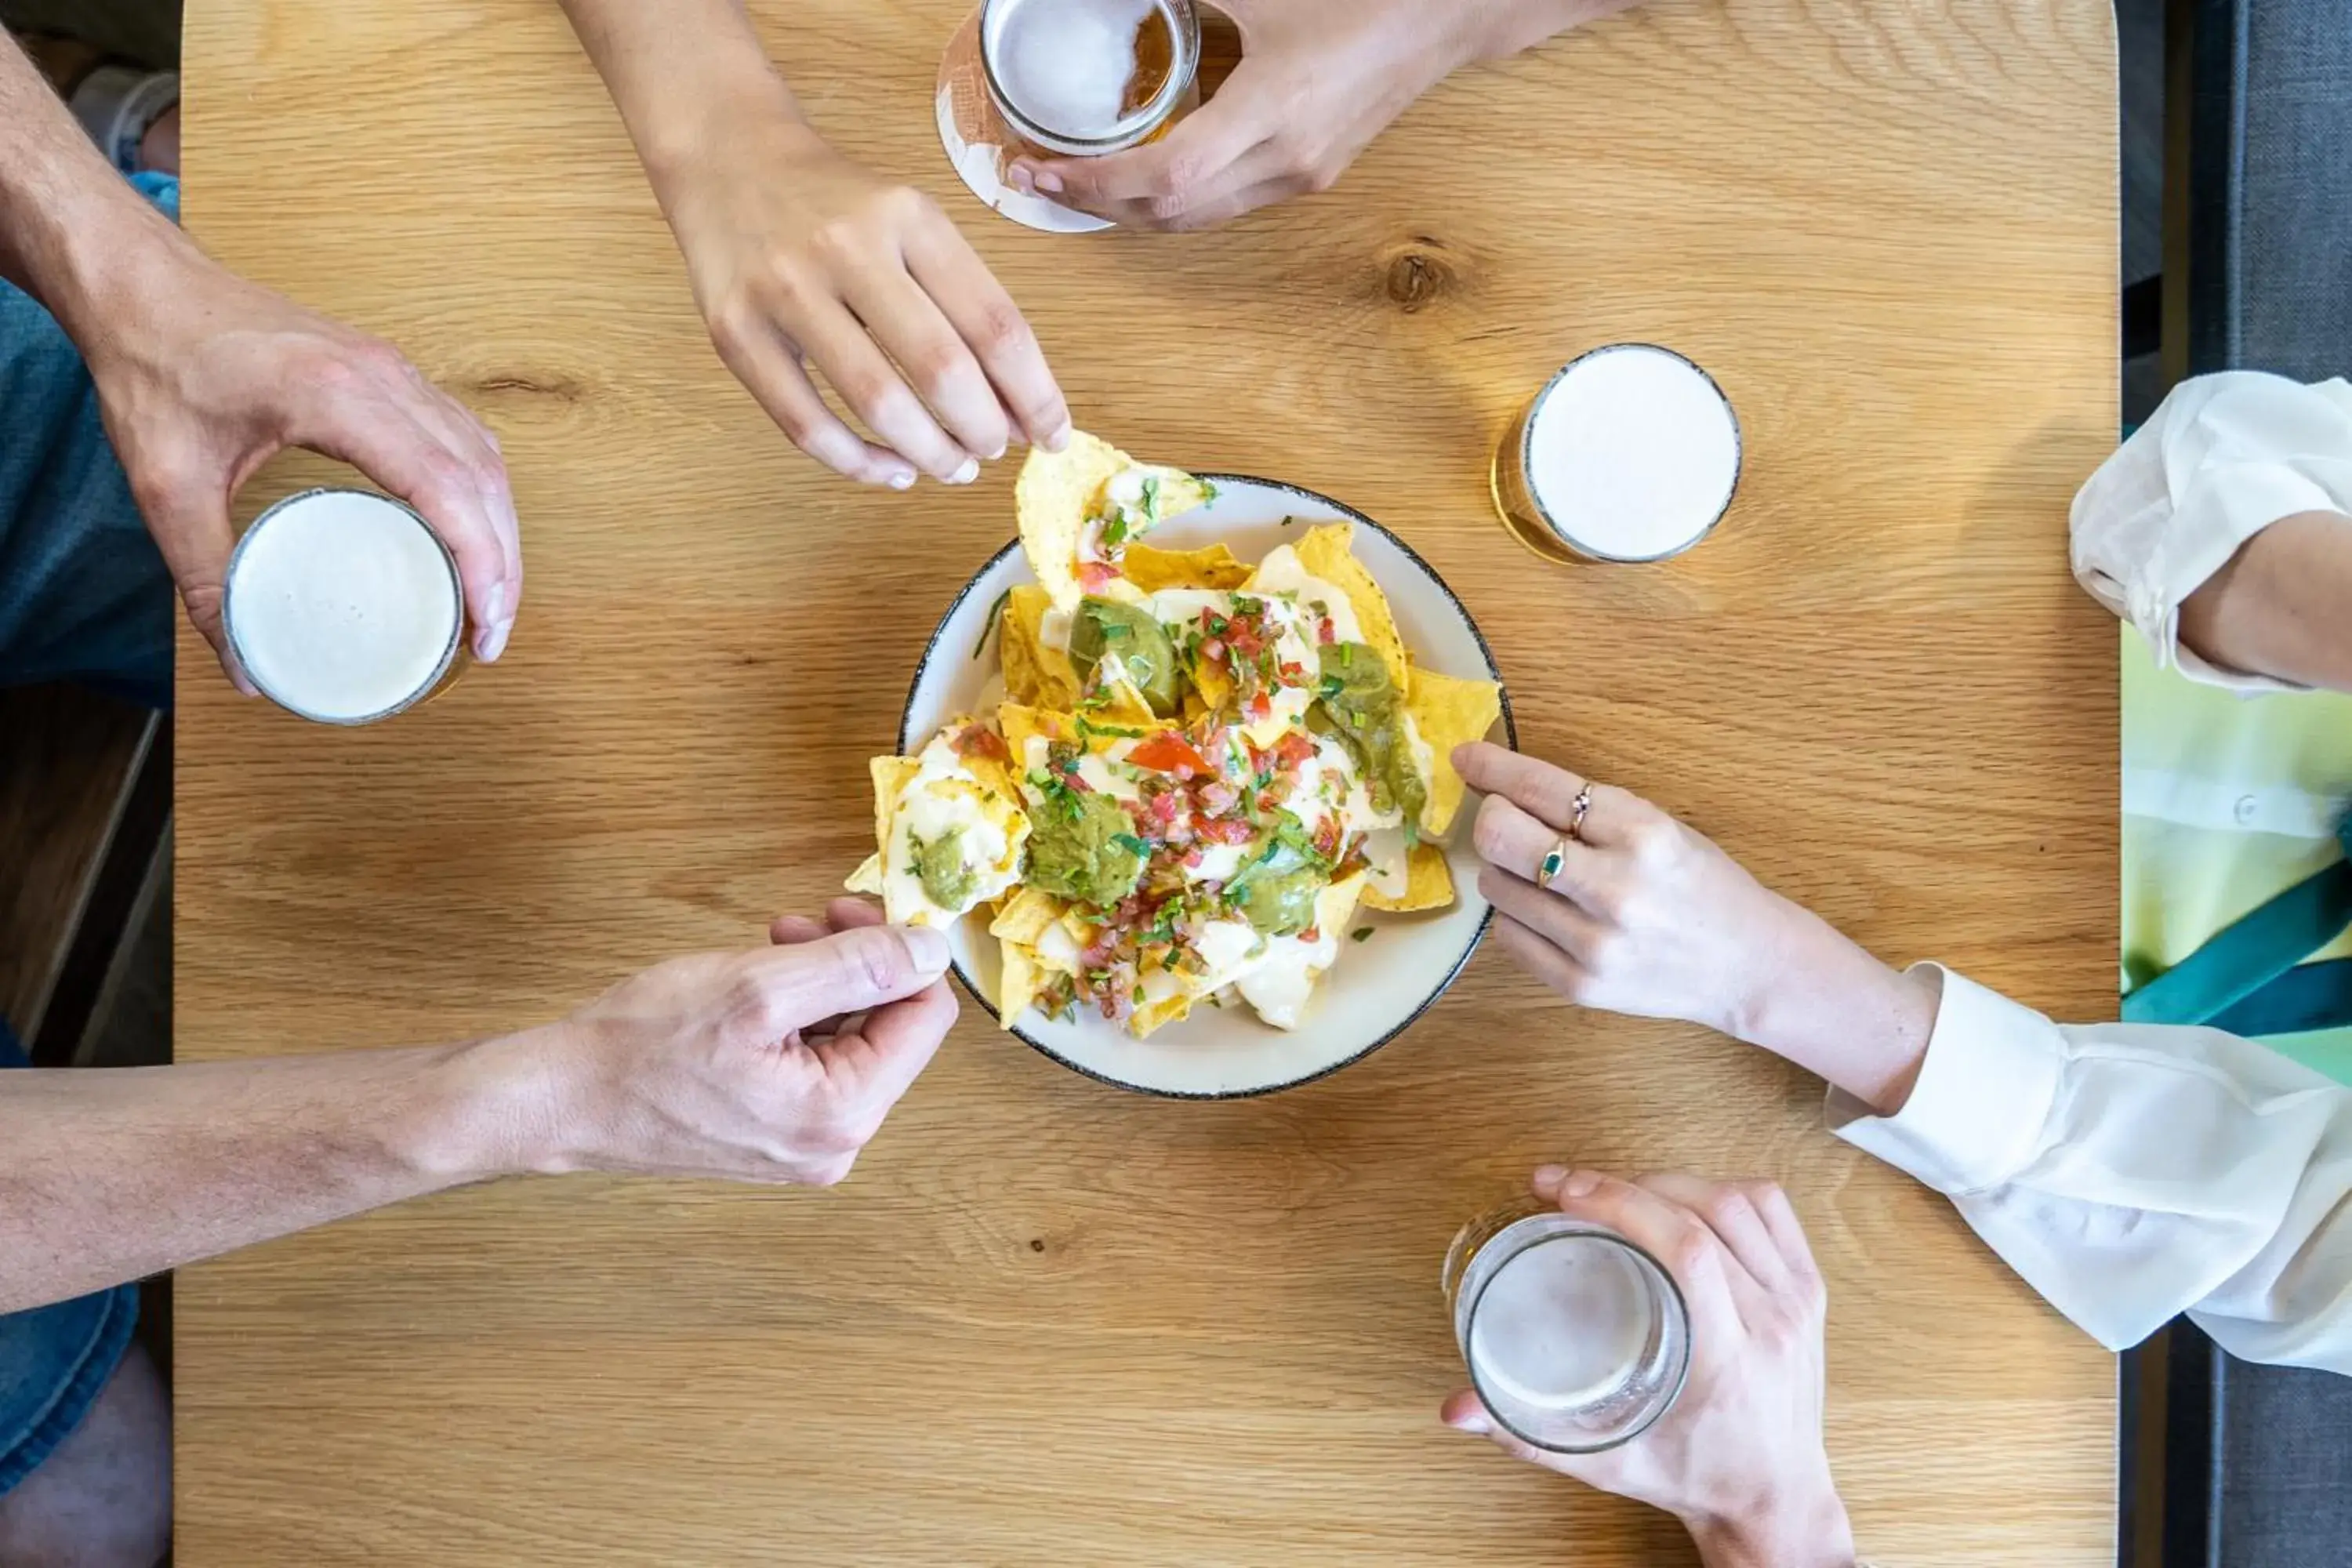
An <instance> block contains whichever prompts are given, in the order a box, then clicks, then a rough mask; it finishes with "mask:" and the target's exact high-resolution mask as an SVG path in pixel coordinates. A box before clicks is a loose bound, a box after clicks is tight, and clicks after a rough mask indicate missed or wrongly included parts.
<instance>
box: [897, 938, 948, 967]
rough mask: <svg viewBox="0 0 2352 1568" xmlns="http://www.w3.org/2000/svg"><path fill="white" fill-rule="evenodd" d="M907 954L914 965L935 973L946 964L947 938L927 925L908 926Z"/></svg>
mask: <svg viewBox="0 0 2352 1568" xmlns="http://www.w3.org/2000/svg"><path fill="white" fill-rule="evenodd" d="M906 929H907V955H908V957H909V958H912V959H913V960H914V961H915V967H916V968H917V969H919V970H921V971H922V972H923V973H926V974H937V973H940V971H942V970H944V969H946V968H947V966H948V939H947V937H946V936H945V935H944V934H943V933H941V932H940V931H933V930H932V929H931V928H930V927H929V926H908V927H907V928H906Z"/></svg>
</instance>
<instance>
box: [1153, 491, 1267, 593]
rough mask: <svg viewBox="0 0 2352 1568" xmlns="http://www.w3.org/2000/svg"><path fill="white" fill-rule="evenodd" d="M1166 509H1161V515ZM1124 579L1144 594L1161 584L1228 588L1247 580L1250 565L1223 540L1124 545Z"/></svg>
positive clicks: (1183, 586)
mask: <svg viewBox="0 0 2352 1568" xmlns="http://www.w3.org/2000/svg"><path fill="white" fill-rule="evenodd" d="M1166 515H1167V514H1166V512H1164V511H1163V512H1162V513H1161V516H1162V517H1163V518H1164V517H1165V516H1166ZM1124 565H1125V570H1126V572H1127V580H1128V581H1129V582H1130V583H1132V584H1135V585H1136V586H1137V587H1139V588H1140V589H1142V590H1143V591H1144V592H1145V593H1147V594H1157V593H1158V592H1160V589H1162V588H1217V589H1225V590H1230V589H1234V588H1238V587H1240V586H1241V585H1242V584H1244V583H1246V582H1248V581H1249V580H1250V573H1251V571H1252V570H1253V568H1252V567H1251V566H1250V564H1249V563H1247V562H1245V561H1244V560H1242V559H1240V558H1239V557H1238V556H1236V555H1235V554H1234V552H1232V551H1230V550H1228V549H1226V548H1225V547H1224V546H1223V545H1222V544H1212V545H1208V546H1206V547H1205V548H1202V549H1200V550H1155V549H1153V548H1152V547H1151V546H1150V545H1149V544H1130V545H1129V546H1128V547H1127V559H1126V562H1125V563H1124Z"/></svg>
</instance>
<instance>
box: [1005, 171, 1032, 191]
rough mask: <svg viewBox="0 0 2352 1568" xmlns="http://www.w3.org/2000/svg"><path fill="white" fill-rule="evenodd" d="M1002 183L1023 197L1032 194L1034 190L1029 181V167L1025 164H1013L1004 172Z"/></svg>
mask: <svg viewBox="0 0 2352 1568" xmlns="http://www.w3.org/2000/svg"><path fill="white" fill-rule="evenodd" d="M1004 183H1005V184H1008V185H1011V186H1012V187H1013V189H1014V190H1016V191H1019V192H1020V193H1021V194H1022V195H1024V196H1025V195H1031V194H1033V193H1034V190H1035V188H1036V187H1035V186H1034V184H1032V183H1031V181H1030V179H1029V165H1028V164H1026V163H1015V164H1013V167H1011V168H1009V169H1007V170H1005V171H1004Z"/></svg>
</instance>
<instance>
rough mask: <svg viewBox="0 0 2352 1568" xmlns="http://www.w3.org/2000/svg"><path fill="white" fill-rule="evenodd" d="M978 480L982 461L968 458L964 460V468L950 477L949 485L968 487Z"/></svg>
mask: <svg viewBox="0 0 2352 1568" xmlns="http://www.w3.org/2000/svg"><path fill="white" fill-rule="evenodd" d="M978 478H980V459H979V458H965V459H964V460H963V467H962V468H958V469H957V470H956V471H955V472H954V473H952V474H950V475H949V476H948V483H950V484H951V485H968V484H970V483H971V481H972V480H974V479H978Z"/></svg>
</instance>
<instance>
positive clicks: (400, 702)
mask: <svg viewBox="0 0 2352 1568" xmlns="http://www.w3.org/2000/svg"><path fill="white" fill-rule="evenodd" d="M221 624H222V626H223V629H224V631H225V632H226V636H227V638H228V646H229V651H230V652H231V653H232V654H233V655H235V656H236V661H237V663H238V664H239V665H241V666H242V667H243V668H244V669H245V672H246V674H247V676H248V677H250V678H251V679H252V681H253V683H254V685H255V686H257V687H258V688H260V689H261V694H262V695H263V696H265V697H267V698H268V699H269V700H271V701H273V702H275V703H277V704H278V706H279V707H280V708H283V709H285V710H288V711H289V712H290V713H296V714H299V715H300V716H301V717H302V718H305V719H309V720H311V721H315V722H318V723H320V724H347V725H348V724H373V723H375V722H377V721H380V720H383V719H389V718H391V717H392V716H393V715H394V714H395V713H400V712H404V711H405V710H408V709H410V708H414V707H415V706H416V705H417V704H418V703H419V702H422V701H424V700H425V699H427V698H429V697H432V696H434V695H435V694H436V693H437V692H439V691H441V690H442V689H445V688H446V687H447V686H448V685H449V684H450V683H451V682H452V681H454V680H456V679H457V676H458V674H459V673H460V672H461V671H462V670H463V669H464V668H465V665H466V663H467V660H466V656H465V642H466V598H465V589H464V586H463V584H461V582H460V581H459V578H458V575H457V558H456V557H455V556H453V555H451V554H450V553H449V547H448V546H447V545H446V544H444V543H442V542H441V540H440V537H439V536H438V535H436V533H435V532H434V531H432V530H431V529H430V528H428V527H426V526H425V520H424V519H423V518H421V517H419V516H418V515H417V514H416V513H415V511H413V510H410V509H409V508H407V507H405V506H403V505H402V504H401V503H400V502H398V501H396V500H393V499H392V498H391V497H390V496H383V495H377V494H376V493H374V492H373V491H372V490H354V489H315V490H305V491H303V492H302V493H301V494H299V495H292V496H288V497H287V498H286V499H285V500H281V501H279V502H278V504H277V505H275V506H273V507H270V508H269V509H268V510H266V511H264V512H263V513H262V514H261V515H260V516H259V517H257V518H255V519H254V520H253V526H252V527H250V528H248V529H247V530H246V531H245V537H244V538H242V539H240V540H238V541H237V543H236V552H234V553H233V554H231V555H230V557H229V563H228V582H227V586H226V590H225V591H224V593H223V595H222V598H221Z"/></svg>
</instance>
